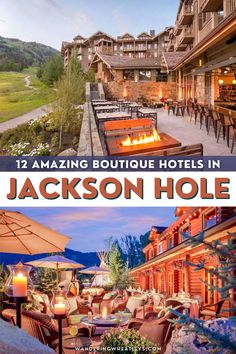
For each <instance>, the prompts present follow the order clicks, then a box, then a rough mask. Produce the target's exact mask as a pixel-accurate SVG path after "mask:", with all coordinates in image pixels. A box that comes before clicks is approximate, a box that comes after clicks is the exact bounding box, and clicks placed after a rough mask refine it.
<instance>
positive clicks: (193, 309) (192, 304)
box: [168, 297, 199, 318]
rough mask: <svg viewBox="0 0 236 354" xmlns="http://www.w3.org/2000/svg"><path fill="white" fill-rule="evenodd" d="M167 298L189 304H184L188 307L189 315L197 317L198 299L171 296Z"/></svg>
mask: <svg viewBox="0 0 236 354" xmlns="http://www.w3.org/2000/svg"><path fill="white" fill-rule="evenodd" d="M168 300H175V301H179V302H181V304H183V305H185V304H188V305H189V306H186V308H188V309H189V315H190V317H195V318H199V305H198V301H197V300H194V299H190V298H179V297H176V298H171V299H168Z"/></svg>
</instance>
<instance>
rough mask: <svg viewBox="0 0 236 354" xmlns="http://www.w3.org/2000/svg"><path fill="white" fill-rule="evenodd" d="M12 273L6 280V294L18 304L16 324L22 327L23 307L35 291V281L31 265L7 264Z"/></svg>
mask: <svg viewBox="0 0 236 354" xmlns="http://www.w3.org/2000/svg"><path fill="white" fill-rule="evenodd" d="M7 268H8V270H9V272H10V275H9V277H8V279H7V281H6V295H7V296H8V297H9V300H10V301H11V302H13V303H15V304H16V325H17V326H18V327H19V328H20V327H21V307H22V304H25V303H27V301H28V295H30V294H31V292H32V291H33V289H34V287H33V283H32V280H31V279H30V275H29V274H30V270H31V267H30V266H26V265H23V264H22V263H18V264H16V265H8V266H7Z"/></svg>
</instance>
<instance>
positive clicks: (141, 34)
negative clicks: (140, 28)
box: [137, 32, 152, 38]
mask: <svg viewBox="0 0 236 354" xmlns="http://www.w3.org/2000/svg"><path fill="white" fill-rule="evenodd" d="M142 37H149V38H151V37H152V36H150V34H149V33H147V32H142V33H140V34H139V35H138V37H137V38H142Z"/></svg>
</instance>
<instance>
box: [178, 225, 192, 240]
mask: <svg viewBox="0 0 236 354" xmlns="http://www.w3.org/2000/svg"><path fill="white" fill-rule="evenodd" d="M179 231H180V242H183V241H185V240H188V236H190V223H189V221H188V222H187V223H185V224H184V225H183V226H182V227H181V228H180V229H179ZM183 234H184V235H183Z"/></svg>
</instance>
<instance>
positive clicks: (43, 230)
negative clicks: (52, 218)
mask: <svg viewBox="0 0 236 354" xmlns="http://www.w3.org/2000/svg"><path fill="white" fill-rule="evenodd" d="M69 240H70V237H67V236H65V235H62V234H60V233H58V232H56V231H53V230H51V229H50V228H48V227H46V226H44V225H41V224H39V223H38V222H36V221H34V220H32V219H30V218H28V217H27V216H25V215H23V214H21V213H20V212H17V211H8V210H0V252H6V253H21V254H38V253H48V252H62V251H64V249H65V246H66V244H67V243H68V242H69Z"/></svg>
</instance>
